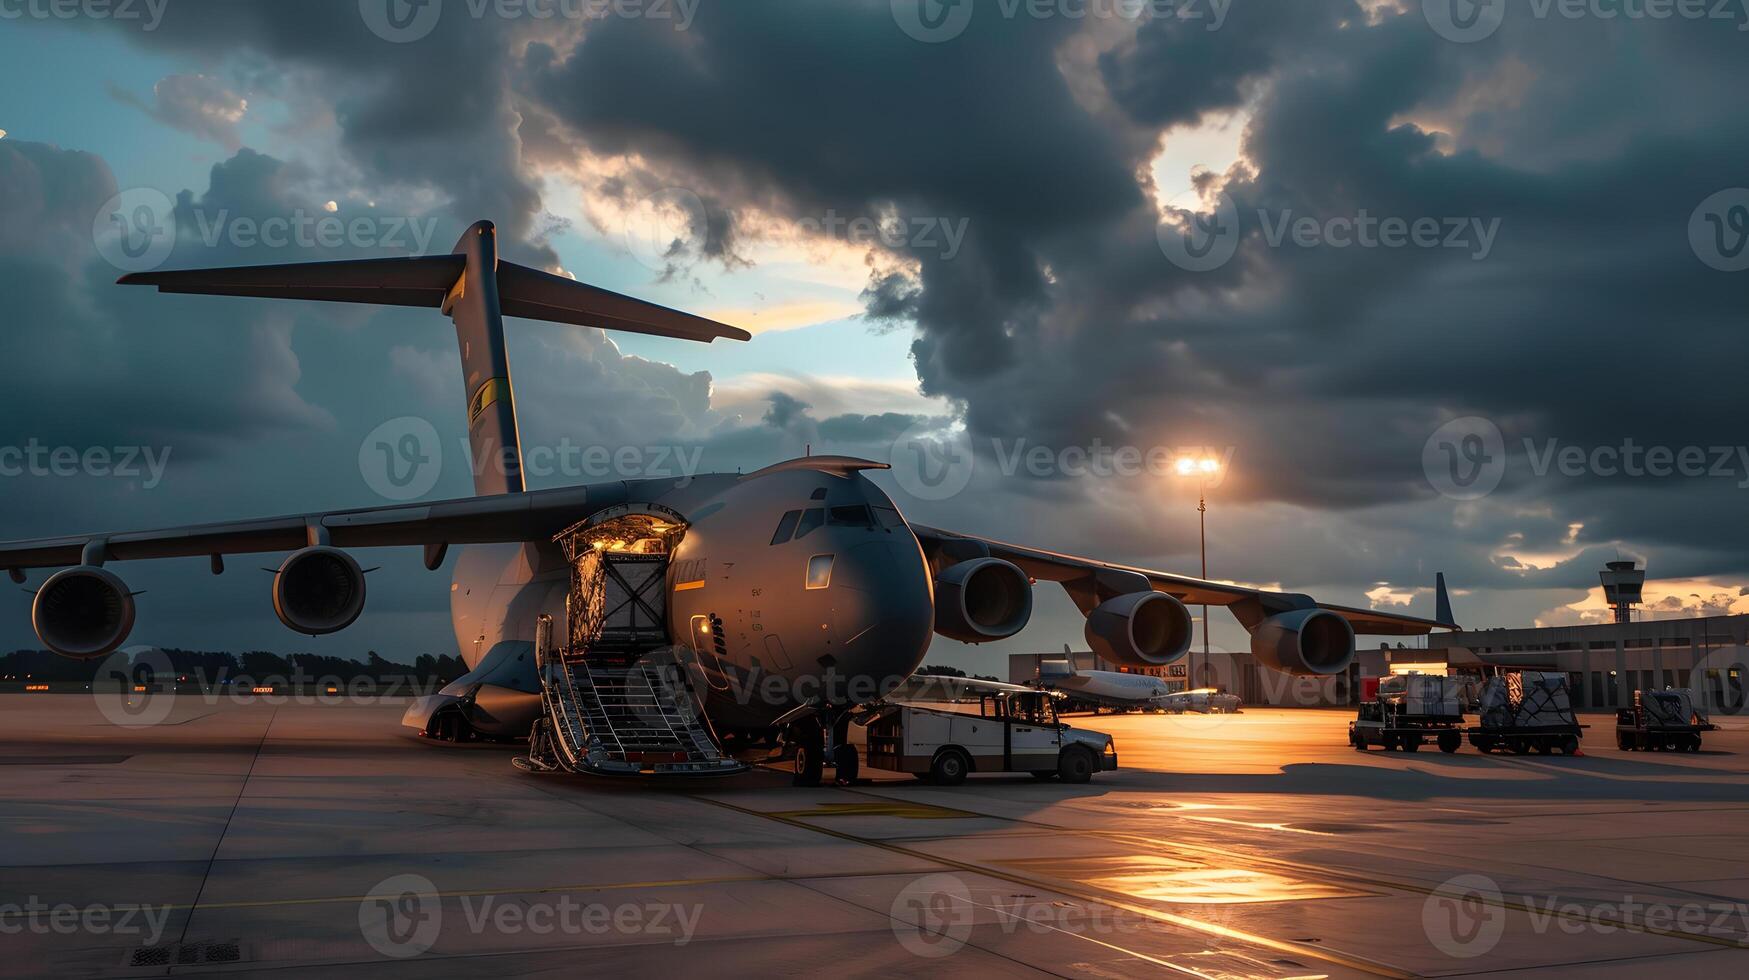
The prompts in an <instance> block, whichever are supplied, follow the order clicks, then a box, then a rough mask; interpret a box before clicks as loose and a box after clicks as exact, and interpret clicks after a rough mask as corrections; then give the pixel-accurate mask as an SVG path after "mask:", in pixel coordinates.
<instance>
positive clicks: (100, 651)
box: [30, 565, 134, 660]
mask: <svg viewBox="0 0 1749 980" xmlns="http://www.w3.org/2000/svg"><path fill="white" fill-rule="evenodd" d="M30 621H31V625H32V626H34V627H35V628H36V635H37V638H38V639H40V640H42V641H43V646H46V647H48V648H49V649H50V650H53V651H55V652H56V653H58V654H60V655H61V656H63V657H71V658H72V659H74V660H95V659H97V658H98V657H106V656H108V655H110V654H111V653H114V652H115V651H116V650H118V649H120V647H121V645H122V644H123V643H125V642H126V641H127V638H128V634H129V633H131V632H133V629H134V596H133V593H131V592H129V591H128V587H127V586H126V585H124V584H123V583H122V580H121V579H120V578H118V577H116V575H115V573H114V572H110V571H106V570H104V569H102V568H98V567H96V566H95V565H81V566H79V567H77V568H68V569H64V570H62V571H59V572H56V573H55V574H54V575H53V576H51V577H50V578H49V580H48V581H47V582H44V583H43V587H42V588H41V589H38V590H37V593H36V601H35V602H33V603H32V604H31V607H30Z"/></svg>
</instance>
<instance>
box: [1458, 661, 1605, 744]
mask: <svg viewBox="0 0 1749 980" xmlns="http://www.w3.org/2000/svg"><path fill="white" fill-rule="evenodd" d="M1480 714H1481V722H1482V723H1481V724H1480V725H1477V726H1475V727H1473V728H1470V729H1468V730H1467V731H1466V733H1465V734H1467V735H1468V736H1469V738H1470V744H1471V745H1473V746H1475V747H1476V750H1477V751H1479V752H1496V751H1499V752H1511V753H1512V754H1513V755H1529V754H1530V753H1532V752H1536V753H1539V754H1541V755H1548V754H1549V753H1551V752H1558V753H1560V754H1561V755H1578V754H1579V740H1580V739H1582V738H1584V737H1585V726H1584V725H1581V724H1579V722H1578V719H1576V718H1574V717H1573V705H1572V703H1571V702H1570V701H1569V700H1568V697H1567V679H1566V677H1565V676H1563V675H1560V674H1544V673H1537V672H1520V671H1515V672H1512V673H1509V674H1507V675H1505V676H1500V675H1496V676H1494V677H1492V678H1490V679H1489V680H1488V683H1487V685H1486V686H1484V687H1483V689H1482V710H1481V712H1480Z"/></svg>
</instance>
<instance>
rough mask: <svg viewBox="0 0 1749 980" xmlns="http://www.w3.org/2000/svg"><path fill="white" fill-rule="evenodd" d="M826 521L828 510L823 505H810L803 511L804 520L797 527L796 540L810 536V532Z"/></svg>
mask: <svg viewBox="0 0 1749 980" xmlns="http://www.w3.org/2000/svg"><path fill="white" fill-rule="evenodd" d="M824 523H826V511H825V508H822V507H810V508H808V509H807V510H804V511H802V522H801V524H799V525H797V527H796V540H797V541H800V540H801V539H803V538H805V537H807V536H808V533H809V532H811V531H812V530H814V529H815V528H817V527H819V526H820V525H822V524H824Z"/></svg>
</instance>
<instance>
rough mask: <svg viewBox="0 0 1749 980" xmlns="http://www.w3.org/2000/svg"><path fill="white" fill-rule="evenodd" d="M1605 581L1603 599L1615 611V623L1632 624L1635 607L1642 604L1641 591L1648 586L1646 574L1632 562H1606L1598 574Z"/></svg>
mask: <svg viewBox="0 0 1749 980" xmlns="http://www.w3.org/2000/svg"><path fill="white" fill-rule="evenodd" d="M1597 577H1598V578H1601V579H1602V580H1603V598H1604V601H1605V602H1608V603H1609V606H1610V608H1611V609H1614V610H1615V621H1616V622H1618V623H1631V622H1633V620H1634V607H1635V606H1637V605H1639V604H1640V590H1641V588H1642V587H1644V586H1645V584H1646V572H1645V570H1644V569H1642V568H1639V567H1637V566H1636V565H1635V563H1634V562H1631V561H1612V562H1606V563H1605V564H1604V566H1603V571H1601V572H1598V573H1597Z"/></svg>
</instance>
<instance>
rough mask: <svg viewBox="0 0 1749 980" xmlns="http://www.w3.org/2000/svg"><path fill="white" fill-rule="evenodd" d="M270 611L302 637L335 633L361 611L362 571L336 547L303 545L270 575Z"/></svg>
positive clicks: (351, 558)
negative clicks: (303, 547) (301, 634)
mask: <svg viewBox="0 0 1749 980" xmlns="http://www.w3.org/2000/svg"><path fill="white" fill-rule="evenodd" d="M273 611H274V613H275V614H276V615H277V616H279V621H280V622H282V623H284V624H285V625H286V626H287V627H289V628H291V629H294V630H296V631H298V632H299V633H303V634H305V635H306V636H324V635H326V634H329V633H338V632H340V631H341V630H343V629H345V628H346V627H348V626H351V625H352V624H353V622H354V621H356V620H357V619H358V615H359V613H362V612H364V571H363V570H362V569H360V568H359V567H358V562H357V561H356V560H354V559H353V557H352V556H351V555H349V554H347V553H346V552H344V551H341V550H340V549H338V548H330V547H327V546H325V545H317V546H315V547H311V548H305V549H304V550H302V551H299V552H296V553H294V554H293V555H292V556H291V557H290V558H287V559H286V560H285V564H283V565H281V566H279V571H278V572H277V573H276V574H275V575H274V576H273Z"/></svg>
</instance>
